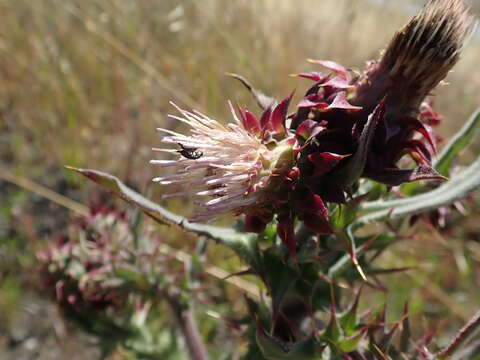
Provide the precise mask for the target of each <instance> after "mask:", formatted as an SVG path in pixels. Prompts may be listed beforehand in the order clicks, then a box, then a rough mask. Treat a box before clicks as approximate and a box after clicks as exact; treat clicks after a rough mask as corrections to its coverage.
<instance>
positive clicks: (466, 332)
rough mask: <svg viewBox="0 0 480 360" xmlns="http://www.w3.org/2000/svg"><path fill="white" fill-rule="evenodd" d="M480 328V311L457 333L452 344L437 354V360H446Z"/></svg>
mask: <svg viewBox="0 0 480 360" xmlns="http://www.w3.org/2000/svg"><path fill="white" fill-rule="evenodd" d="M479 328H480V311H479V312H477V313H476V314H475V316H474V317H473V318H472V319H471V320H470V321H469V322H468V323H467V324H466V325H465V326H464V327H463V328H462V329H461V330H460V331H459V332H458V334H457V336H455V338H454V339H453V340H452V342H451V343H450V344H449V345H448V346H447V347H446V348H445V349H443V350H442V351H440V352H439V353H438V359H448V358H449V357H450V356H452V355H453V354H454V353H455V352H456V351H457V350H458V349H459V348H460V346H461V345H463V343H464V342H465V341H466V340H467V339H468V338H469V337H470V335H472V334H473V333H474V332H475V331H476V330H478V329H479Z"/></svg>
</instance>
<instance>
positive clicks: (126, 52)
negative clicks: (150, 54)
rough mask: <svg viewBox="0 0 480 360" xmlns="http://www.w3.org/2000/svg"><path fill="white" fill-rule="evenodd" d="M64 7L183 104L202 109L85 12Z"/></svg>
mask: <svg viewBox="0 0 480 360" xmlns="http://www.w3.org/2000/svg"><path fill="white" fill-rule="evenodd" d="M64 9H65V11H66V12H68V13H69V14H71V15H73V16H75V17H76V18H77V19H79V20H80V21H81V22H82V23H83V24H84V25H85V28H86V29H87V30H88V31H90V32H91V33H92V34H95V35H96V36H98V37H99V38H100V39H102V40H103V41H104V42H105V43H107V44H108V45H110V46H111V47H112V48H114V49H115V50H116V51H118V52H119V53H120V54H121V55H123V56H124V57H125V58H127V59H128V60H130V61H131V62H132V63H133V64H134V65H136V66H137V67H138V68H139V69H140V70H142V71H143V72H145V73H146V74H147V75H148V76H150V77H151V78H152V79H154V80H155V81H157V82H158V84H159V85H160V86H161V87H162V88H163V89H164V90H165V91H167V92H169V93H170V94H172V96H173V97H174V98H175V99H178V100H180V101H182V102H183V103H184V104H185V105H187V106H188V107H190V108H192V109H196V110H199V111H202V107H201V106H200V104H198V102H196V101H195V100H193V98H191V97H190V96H189V95H187V94H186V93H184V92H183V91H180V90H178V88H177V87H175V86H174V85H173V84H172V83H171V82H170V81H169V80H168V79H167V78H166V77H165V76H163V75H162V74H161V73H160V72H159V71H158V70H157V69H156V68H155V67H154V66H153V65H151V64H149V63H148V62H146V61H145V60H143V59H142V58H141V57H140V56H138V55H137V54H135V53H134V52H133V51H131V50H130V49H129V48H128V47H127V46H126V45H125V44H123V43H122V42H121V41H120V40H119V39H117V38H115V37H114V36H112V35H111V34H109V33H108V32H106V31H103V30H102V28H101V27H100V26H99V25H98V24H97V23H96V22H95V21H94V20H93V19H92V18H90V17H88V16H87V15H85V14H82V13H81V12H80V11H79V9H76V8H73V7H72V6H64Z"/></svg>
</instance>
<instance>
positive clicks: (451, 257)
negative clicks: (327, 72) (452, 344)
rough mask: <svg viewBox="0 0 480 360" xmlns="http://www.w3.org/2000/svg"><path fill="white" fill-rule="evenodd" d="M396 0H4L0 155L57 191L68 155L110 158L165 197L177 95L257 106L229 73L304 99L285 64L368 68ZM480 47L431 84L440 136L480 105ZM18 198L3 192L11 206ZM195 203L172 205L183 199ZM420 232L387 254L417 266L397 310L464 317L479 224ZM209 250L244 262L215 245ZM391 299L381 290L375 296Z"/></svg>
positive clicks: (102, 161)
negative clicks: (159, 161)
mask: <svg viewBox="0 0 480 360" xmlns="http://www.w3.org/2000/svg"><path fill="white" fill-rule="evenodd" d="M400 3H402V4H405V3H406V2H403V1H402V2H400V1H387V2H385V5H378V4H377V5H375V4H373V2H368V1H363V0H356V1H353V0H299V1H291V0H263V1H253V0H236V1H226V0H224V1H222V0H184V1H180V0H139V1H127V0H85V1H79V0H76V1H75V0H34V1H32V0H0V76H1V79H2V81H1V84H0V163H1V164H2V166H4V165H6V166H7V167H8V168H10V169H11V170H13V171H15V172H16V173H17V174H19V175H22V176H25V177H28V178H30V179H33V180H35V181H38V182H39V183H42V184H46V185H48V186H50V187H53V188H54V190H57V191H61V190H60V189H58V183H57V182H55V181H54V180H52V179H53V178H55V179H58V177H61V178H66V179H67V182H68V183H69V184H73V185H75V184H77V183H78V182H79V179H78V176H76V175H72V174H70V173H68V172H66V171H64V170H62V166H63V165H64V164H68V165H73V166H79V167H89V168H96V169H102V170H104V171H108V172H111V173H114V174H115V175H117V176H118V177H120V178H122V179H124V180H125V181H128V182H129V183H131V184H134V185H135V186H136V187H137V188H139V189H140V190H141V191H142V192H144V193H148V194H150V195H152V196H153V198H154V199H159V194H160V193H161V192H162V191H163V189H161V188H160V187H151V186H150V180H151V178H152V177H154V176H158V175H159V174H160V173H161V172H162V170H161V169H160V168H158V167H157V168H155V167H153V166H150V165H148V161H149V160H150V159H151V158H153V157H155V156H156V154H154V153H152V151H151V147H153V146H159V139H160V136H159V134H158V133H156V132H155V128H156V127H158V126H161V127H166V128H172V127H176V126H177V125H176V124H174V123H172V121H171V120H169V119H168V118H167V117H166V114H167V113H170V112H172V111H173V109H172V107H171V106H170V105H169V104H168V102H169V101H171V100H173V101H175V102H176V103H178V104H180V105H182V106H185V107H187V108H196V109H198V110H201V111H205V112H206V113H207V114H209V115H210V116H212V117H215V118H218V119H225V121H229V119H230V116H229V114H228V109H227V106H226V101H227V100H228V99H231V100H233V101H235V102H239V103H240V104H242V105H247V106H248V107H249V108H250V109H252V110H255V111H257V110H258V109H257V108H256V105H255V104H254V102H253V101H252V99H251V98H250V96H249V94H248V93H247V92H246V91H245V90H244V89H243V88H242V87H241V86H240V84H237V83H236V82H235V81H234V80H232V79H229V78H227V77H225V76H224V73H225V72H235V73H239V74H241V75H243V76H245V77H246V78H247V79H249V80H250V81H251V82H252V84H254V85H255V86H257V87H258V88H260V89H262V90H264V91H265V92H266V93H268V94H270V95H273V96H275V97H277V98H281V97H284V96H286V95H287V94H289V93H290V92H291V91H292V90H294V89H296V96H297V98H299V97H300V96H301V95H302V94H303V93H304V91H305V90H306V89H307V87H308V86H309V85H310V83H309V82H308V81H307V80H302V79H295V78H292V77H290V76H289V74H292V73H298V72H303V71H307V70H312V69H316V67H315V66H313V65H311V64H309V63H307V62H306V61H305V60H306V59H307V58H316V59H329V60H334V61H337V62H340V63H341V64H343V65H345V66H347V67H350V68H353V69H358V70H360V71H361V70H362V69H363V66H364V64H365V61H367V60H369V59H376V58H378V57H379V54H380V50H381V49H382V48H384V46H385V45H386V43H387V42H388V40H389V38H390V37H391V36H392V35H393V33H394V32H395V30H397V29H399V28H400V27H401V26H402V25H403V24H404V23H405V22H406V21H407V19H408V18H409V15H410V14H408V13H407V11H405V10H404V9H401V8H399V7H398V5H399V4H400ZM412 3H414V2H412ZM477 5H478V4H477ZM477 14H478V12H477ZM479 54H480V43H479V42H478V41H471V42H470V43H469V44H468V46H467V48H466V49H465V52H464V56H463V59H462V60H461V62H460V63H459V64H458V65H457V66H456V67H455V71H454V72H452V73H451V74H450V76H449V77H448V82H450V83H451V84H450V85H449V86H441V87H440V88H439V89H437V91H435V94H436V95H438V96H436V98H437V97H438V100H436V106H437V108H438V109H439V110H440V111H441V112H442V114H444V115H445V121H444V123H443V125H442V128H441V133H442V134H443V135H444V136H447V137H448V136H449V135H450V134H452V133H453V131H454V130H456V129H458V128H459V127H460V126H461V124H462V123H463V122H464V121H465V120H466V118H467V117H468V115H469V114H470V113H471V112H472V111H473V110H474V109H475V107H476V106H478V105H480V98H479V96H478V94H479V93H480V72H479V71H478V59H479ZM257 112H258V111H257ZM81 184H83V182H82V183H81ZM89 189H90V188H89ZM86 192H87V191H86V190H85V193H86ZM13 193H14V191H13V190H12V194H13ZM2 196H6V195H5V194H2ZM14 198H15V199H17V198H18V194H17V195H11V197H10V198H9V199H7V200H8V201H10V202H9V203H10V204H11V205H12V204H13V203H12V201H13V200H12V199H14ZM77 198H78V199H79V200H83V201H85V200H86V195H85V196H83V198H82V195H78V196H77ZM8 201H7V203H8ZM24 202H25V203H26V202H27V200H25V199H24ZM188 204H189V202H188V200H185V199H180V200H174V201H172V202H171V203H170V205H171V206H172V208H173V209H177V210H178V209H182V211H183V210H184V209H186V208H188V206H189V205H188ZM17 207H18V206H17ZM476 210H477V211H478V209H476ZM18 211H20V212H21V209H20V210H18V209H17V212H18ZM12 216H13V215H12ZM12 221H13V220H12ZM469 221H470V222H471V223H473V224H471V225H472V226H473V228H475V226H476V230H475V231H478V225H476V224H475V221H474V220H473V219H472V218H467V219H466V220H458V221H457V224H462V223H463V222H467V223H468V222H469ZM459 226H460V225H459ZM470 228H472V227H470ZM414 230H415V234H414V235H413V236H414V237H415V239H414V240H406V241H404V242H401V243H400V244H399V245H398V246H396V247H395V248H394V249H392V251H390V252H389V253H388V254H387V255H386V256H385V257H384V258H385V259H384V262H385V263H387V264H392V265H395V266H419V267H420V270H418V274H419V275H418V276H417V275H414V277H413V278H412V277H409V276H407V275H394V276H392V277H391V278H390V279H389V280H387V282H388V284H389V287H390V291H391V292H390V295H389V298H391V300H392V302H393V303H394V304H393V306H392V307H393V310H392V311H393V312H394V314H396V315H399V314H400V312H401V308H402V306H403V301H405V300H408V299H410V300H412V303H413V309H414V312H416V313H425V314H427V315H428V316H431V318H433V319H434V323H435V324H436V325H438V326H440V327H441V326H446V327H447V328H448V327H453V329H454V328H455V326H457V324H460V323H461V321H463V317H466V316H468V315H469V314H471V313H472V312H473V309H474V308H475V307H478V306H479V305H480V290H478V288H479V285H480V283H479V281H480V280H479V279H480V273H479V270H478V268H479V264H480V245H479V244H478V240H479V236H478V232H475V231H473V233H471V234H470V235H465V232H460V233H459V232H458V231H457V232H455V233H453V234H452V236H451V238H446V239H445V238H442V237H440V238H438V237H436V236H433V235H432V232H431V231H430V230H427V229H426V227H425V226H424V225H421V224H420V225H417V227H416V228H415V229H414ZM20 233H21V231H20ZM465 236H466V237H465ZM212 262H213V263H215V264H217V265H221V266H223V267H224V268H226V269H228V270H231V271H235V270H238V266H237V264H235V263H234V262H232V261H231V256H230V255H229V254H224V253H223V252H221V251H219V250H218V249H216V250H213V252H212ZM426 283H427V287H425V286H426V285H425V284H426ZM430 285H431V286H434V287H435V289H436V290H439V289H440V293H439V292H438V291H437V293H435V291H436V290H431V289H430V290H428V287H429V286H430ZM441 289H444V290H441ZM445 289H446V290H445ZM432 292H433V293H432ZM232 298H233V296H232ZM384 298H385V296H384V295H382V294H380V295H378V294H376V293H375V294H373V295H372V297H371V299H372V300H371V301H372V303H371V304H365V305H366V306H373V305H375V304H374V302H378V301H384V300H381V299H384ZM452 304H453V305H452ZM236 306H238V307H239V306H240V305H238V304H237V305H236ZM452 306H453V307H454V308H455V309H454V310H452ZM444 319H447V320H444ZM442 321H443V322H444V323H445V322H446V324H443V323H442ZM451 321H454V322H451ZM442 324H443V325H442Z"/></svg>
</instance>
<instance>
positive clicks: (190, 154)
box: [177, 143, 203, 160]
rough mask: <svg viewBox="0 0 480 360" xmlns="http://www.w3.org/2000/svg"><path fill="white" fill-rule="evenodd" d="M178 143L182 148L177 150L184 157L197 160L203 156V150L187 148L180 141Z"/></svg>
mask: <svg viewBox="0 0 480 360" xmlns="http://www.w3.org/2000/svg"><path fill="white" fill-rule="evenodd" d="M178 145H180V147H181V148H182V150H177V151H178V152H179V153H180V155H182V156H183V157H184V158H187V159H190V160H197V159H200V158H201V157H202V156H203V152H202V151H200V150H197V148H187V147H185V146H183V145H182V144H180V143H178Z"/></svg>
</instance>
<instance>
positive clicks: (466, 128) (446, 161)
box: [433, 109, 480, 176]
mask: <svg viewBox="0 0 480 360" xmlns="http://www.w3.org/2000/svg"><path fill="white" fill-rule="evenodd" d="M479 124H480V109H477V110H476V111H475V112H474V113H473V114H472V116H471V117H470V119H469V120H468V121H467V122H466V123H465V125H463V127H462V128H461V129H460V130H459V131H458V132H457V133H456V134H455V136H454V137H453V138H451V139H450V141H449V142H448V144H447V145H445V147H444V149H443V150H442V152H441V153H440V154H439V155H438V157H437V159H436V160H435V161H434V162H433V168H435V169H436V170H437V171H438V172H439V173H440V174H442V175H444V176H448V175H449V169H450V167H451V165H452V161H453V159H454V158H455V157H456V156H457V155H458V154H459V153H460V152H461V151H462V150H464V149H465V148H466V147H467V146H468V145H469V144H470V143H471V142H472V140H473V139H474V138H475V135H476V134H477V133H478V125H479Z"/></svg>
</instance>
